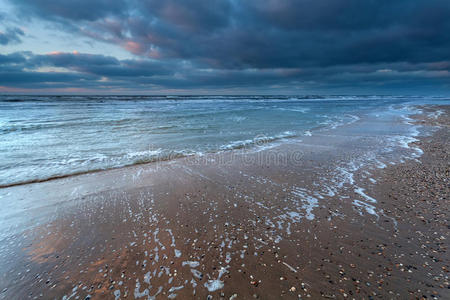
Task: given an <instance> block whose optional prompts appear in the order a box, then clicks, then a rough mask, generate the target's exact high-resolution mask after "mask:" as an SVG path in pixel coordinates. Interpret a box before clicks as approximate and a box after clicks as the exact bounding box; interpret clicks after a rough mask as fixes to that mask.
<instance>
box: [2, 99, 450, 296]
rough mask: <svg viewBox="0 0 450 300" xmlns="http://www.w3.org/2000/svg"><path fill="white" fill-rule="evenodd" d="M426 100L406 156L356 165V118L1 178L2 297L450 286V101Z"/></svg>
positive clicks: (431, 290) (389, 291) (352, 291)
mask: <svg viewBox="0 0 450 300" xmlns="http://www.w3.org/2000/svg"><path fill="white" fill-rule="evenodd" d="M422 110H423V111H424V113H423V114H420V115H416V116H415V117H414V120H412V121H411V122H414V123H415V124H419V125H421V127H422V128H423V129H424V130H426V132H427V133H428V134H425V135H420V136H419V137H418V139H419V140H418V141H415V142H413V143H411V144H410V145H406V147H408V149H406V147H405V151H406V150H408V151H411V149H415V150H414V151H415V153H416V154H417V155H415V156H410V157H408V158H404V157H403V156H402V153H400V152H398V151H397V152H395V153H391V152H389V153H388V154H385V153H380V157H388V156H389V158H392V159H393V160H392V161H397V162H396V163H395V164H394V163H392V164H387V163H384V162H383V161H382V160H381V159H380V158H379V157H378V156H376V157H370V158H365V160H364V161H362V160H361V161H360V162H361V166H359V165H358V166H357V167H356V166H355V165H354V163H353V165H351V166H346V168H343V167H342V164H343V162H346V161H350V160H349V158H352V159H353V160H351V161H352V162H355V161H358V158H359V157H360V153H361V151H362V149H364V147H371V145H370V144H366V141H367V138H366V137H365V136H364V135H361V134H360V132H359V131H360V130H361V129H359V127H358V126H359V124H358V122H355V123H354V124H352V125H348V126H347V127H346V128H345V129H342V130H341V131H340V133H339V135H334V136H327V135H326V133H323V134H322V135H320V134H318V135H313V136H311V137H305V138H304V139H303V143H301V145H300V144H298V143H295V142H291V143H286V144H283V145H276V146H273V147H272V146H269V144H268V146H267V147H260V148H258V150H257V151H256V150H248V149H242V150H239V149H238V150H233V151H224V152H219V153H212V154H206V155H203V156H198V157H185V158H179V159H174V160H167V161H161V162H156V163H150V164H142V165H135V166H131V167H126V168H118V169H113V170H109V171H103V172H93V173H89V174H83V175H77V176H70V177H67V178H60V179H55V180H50V181H45V182H40V183H32V184H25V185H17V186H12V187H7V188H2V189H0V197H1V198H0V201H1V202H0V203H1V205H2V207H3V210H4V212H3V213H2V215H1V222H0V229H1V231H0V232H1V235H0V241H1V243H0V270H1V271H0V299H28V298H29V299H56V298H58V299H61V298H62V299H135V298H136V299H167V298H169V299H175V298H176V299H205V298H206V299H230V300H231V299H255V298H257V299H307V298H310V299H322V298H328V299H343V298H348V299H376V298H378V299H430V298H431V299H449V298H450V290H449V287H450V286H449V278H448V276H449V273H448V272H449V270H450V261H449V258H450V256H449V254H448V252H447V248H448V246H449V239H450V227H449V216H450V212H449V209H450V205H449V204H450V203H449V197H448V196H449V195H450V186H449V182H448V178H449V162H450V159H449V155H450V144H449V143H448V141H449V140H450V132H449V130H448V128H449V127H448V126H449V125H450V108H449V107H448V106H440V107H437V106H426V107H422ZM437 111H440V112H442V113H435V112H437ZM262 143H264V141H262ZM367 143H369V142H367ZM383 155H384V156H383Z"/></svg>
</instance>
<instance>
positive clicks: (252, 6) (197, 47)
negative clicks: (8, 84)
mask: <svg viewBox="0 0 450 300" xmlns="http://www.w3.org/2000/svg"><path fill="white" fill-rule="evenodd" d="M11 3H12V4H13V5H14V6H15V7H16V9H17V11H18V12H19V13H21V14H23V15H31V16H34V17H35V18H38V19H42V20H47V21H51V22H56V23H58V24H59V25H60V26H63V27H64V28H66V29H67V30H70V31H72V32H74V33H77V34H81V35H84V36H88V37H91V38H93V39H96V40H100V41H104V42H107V43H112V44H116V45H119V46H121V47H123V48H124V49H126V50H127V51H129V52H130V53H133V54H134V55H136V57H137V59H136V60H122V61H119V60H118V59H116V58H114V57H108V56H102V55H87V54H77V55H74V54H70V53H65V54H59V55H53V56H52V55H48V56H34V57H29V58H27V62H26V63H27V64H30V65H33V66H35V67H38V66H41V67H42V66H53V67H63V68H67V69H70V70H72V71H76V72H79V73H80V74H89V75H90V76H98V77H108V78H109V79H110V80H111V81H110V82H115V83H117V84H119V82H120V84H123V85H124V87H127V88H128V87H129V88H142V87H143V86H145V85H150V86H152V87H153V86H160V87H170V88H177V87H180V88H188V87H211V88H220V87H249V88H251V87H256V88H258V87H261V86H267V85H278V86H283V87H289V86H291V87H292V86H308V87H311V88H314V87H316V88H320V89H323V88H324V87H326V86H335V87H346V88H349V89H351V87H352V86H364V85H369V84H371V85H374V84H375V85H376V86H390V87H394V86H400V85H401V82H402V80H403V81H404V83H405V85H407V84H412V83H414V85H415V87H414V88H416V87H417V86H420V85H421V82H422V83H423V85H425V86H430V85H432V83H433V82H435V84H436V86H439V87H440V88H441V89H442V88H448V80H449V65H450V57H449V56H450V55H449V53H450V34H448V32H450V2H449V1H448V0H396V1H392V0H377V1H374V0H283V1H280V0H267V1H263V2H262V1H260V0H246V1H236V0H209V1H207V0H165V1H161V0H158V1H157V0H146V1H139V0H120V1H107V0H77V1H74V0H66V1H50V0H14V2H13V1H11ZM149 58H151V59H152V60H149ZM1 59H2V58H1V57H0V62H1ZM5 59H6V58H5ZM132 77H136V79H135V80H131V78H132ZM126 78H128V79H126ZM421 80H422V81H421Z"/></svg>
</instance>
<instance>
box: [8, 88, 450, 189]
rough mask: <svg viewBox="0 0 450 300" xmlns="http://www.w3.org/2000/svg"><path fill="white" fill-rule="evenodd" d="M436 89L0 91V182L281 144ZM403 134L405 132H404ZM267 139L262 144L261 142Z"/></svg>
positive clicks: (400, 108)
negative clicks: (362, 92) (346, 92)
mask: <svg viewBox="0 0 450 300" xmlns="http://www.w3.org/2000/svg"><path fill="white" fill-rule="evenodd" d="M425 103H438V104H439V103H447V104H448V103H449V100H448V99H445V98H429V97H377V96H364V97H363V96H354V97H349V96H345V97H344V96H334V97H328V96H327V97H323V96H308V97H291V96H220V97H219V96H151V97H143V96H0V186H5V185H10V184H16V183H23V182H30V181H35V180H43V179H48V178H52V177H58V176H65V175H70V174H76V173H83V172H88V171H93V170H99V169H109V168H115V167H120V166H126V165H132V164H136V163H143V162H151V161H155V160H159V159H166V158H168V157H173V156H186V155H201V154H203V153H207V152H217V151H225V150H231V149H234V148H242V147H249V148H251V147H259V145H260V144H259V143H258V141H261V140H263V141H264V142H269V143H282V142H285V141H288V140H292V139H295V138H298V137H302V136H308V135H312V134H314V132H317V131H321V130H332V129H333V128H337V127H340V126H345V125H346V124H349V123H353V122H356V121H357V120H359V119H360V118H364V117H365V116H368V115H371V116H377V117H380V118H383V117H384V118H390V119H393V118H398V117H400V116H401V115H407V114H411V113H413V112H414V111H413V110H411V107H412V105H415V104H425ZM405 134H406V133H405ZM265 145H267V144H265Z"/></svg>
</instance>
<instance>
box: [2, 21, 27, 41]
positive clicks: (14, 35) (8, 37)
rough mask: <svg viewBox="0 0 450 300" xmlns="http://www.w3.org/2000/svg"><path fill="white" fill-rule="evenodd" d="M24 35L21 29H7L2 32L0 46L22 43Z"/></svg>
mask: <svg viewBox="0 0 450 300" xmlns="http://www.w3.org/2000/svg"><path fill="white" fill-rule="evenodd" d="M0 20H1V19H0ZM23 35H24V32H23V31H22V30H21V29H20V28H7V29H6V30H5V31H4V32H2V31H0V45H7V44H12V43H20V41H21V39H20V38H21V36H23Z"/></svg>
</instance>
